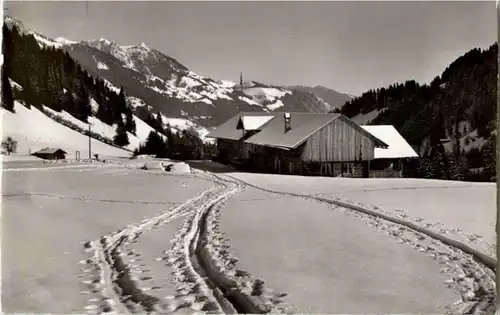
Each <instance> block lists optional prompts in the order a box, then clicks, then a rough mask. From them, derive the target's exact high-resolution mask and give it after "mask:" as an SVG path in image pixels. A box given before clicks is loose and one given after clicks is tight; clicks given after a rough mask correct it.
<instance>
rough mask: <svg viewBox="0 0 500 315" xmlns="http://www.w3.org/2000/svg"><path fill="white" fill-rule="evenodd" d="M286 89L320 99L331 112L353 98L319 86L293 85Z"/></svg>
mask: <svg viewBox="0 0 500 315" xmlns="http://www.w3.org/2000/svg"><path fill="white" fill-rule="evenodd" d="M287 88H289V89H292V90H298V91H302V92H308V93H312V94H314V95H316V96H317V97H319V98H320V99H322V100H324V101H325V102H327V103H328V104H329V105H330V106H331V110H333V109H335V108H341V107H342V106H343V105H344V104H345V103H346V102H347V101H350V100H352V99H353V98H354V97H353V96H352V95H349V94H344V93H340V92H337V91H335V90H334V89H330V88H327V87H324V86H321V85H317V86H314V87H312V86H304V85H293V86H288V87H287Z"/></svg>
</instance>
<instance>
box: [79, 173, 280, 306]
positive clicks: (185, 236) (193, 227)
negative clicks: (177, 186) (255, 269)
mask: <svg viewBox="0 0 500 315" xmlns="http://www.w3.org/2000/svg"><path fill="white" fill-rule="evenodd" d="M127 168H132V166H130V165H127ZM145 173H148V174H150V175H160V174H162V173H153V172H145ZM163 175H167V174H163ZM175 175H178V174H175ZM191 176H195V177H198V178H200V179H204V180H209V181H211V182H213V183H214V186H213V187H212V188H211V189H208V190H206V191H204V192H203V193H201V194H200V195H198V196H197V197H195V198H193V199H190V200H188V201H186V202H185V203H183V204H181V205H180V206H178V207H176V208H175V209H173V210H169V211H166V212H164V213H162V214H160V215H158V216H155V217H152V218H149V219H145V220H143V221H141V223H140V224H138V225H129V226H127V227H126V228H124V229H122V230H119V231H117V232H115V233H112V234H110V235H107V236H103V237H101V238H100V239H99V240H94V241H89V242H86V243H85V247H86V248H87V250H88V251H89V252H92V253H93V255H92V257H90V258H89V259H87V260H85V261H81V263H82V264H86V265H88V267H87V269H86V270H88V271H89V272H93V276H91V278H90V279H92V280H89V281H87V282H88V283H87V284H88V285H90V286H91V288H90V290H91V291H94V292H95V291H97V292H100V294H101V295H102V299H93V300H92V301H90V302H92V303H93V304H91V305H88V306H87V307H86V308H85V309H86V311H87V313H101V312H115V313H120V314H122V313H123V314H130V313H144V312H148V313H150V312H159V313H171V312H176V313H179V312H180V313H185V312H189V313H197V312H202V313H206V312H208V313H242V312H243V313H249V312H250V313H268V312H271V311H272V312H275V313H276V312H279V313H283V312H285V311H286V310H289V309H290V306H288V305H286V304H284V303H283V301H282V300H281V297H284V296H285V295H286V294H279V293H275V292H273V291H271V290H270V289H267V288H265V286H264V282H263V281H262V280H260V279H256V280H254V279H252V277H251V276H250V275H249V274H248V273H247V272H245V271H243V270H239V269H235V264H236V262H237V258H236V257H234V256H232V255H230V254H229V253H228V250H227V249H228V248H229V246H228V245H226V244H225V241H226V239H225V238H224V234H223V233H220V231H219V230H218V218H219V215H220V212H219V210H220V208H221V207H222V205H223V204H224V203H225V202H226V201H227V200H228V199H229V198H231V197H232V195H234V194H235V193H236V192H238V191H239V190H240V189H241V187H242V186H241V185H240V184H238V183H236V184H235V183H232V182H228V181H223V180H219V179H218V178H216V177H215V176H211V175H210V174H206V173H201V172H197V171H195V174H191ZM182 217H187V218H186V219H185V221H184V223H183V225H182V227H181V228H180V230H178V231H177V233H176V235H175V238H174V239H173V240H171V241H170V243H172V244H173V245H172V247H171V248H170V249H169V250H166V251H165V252H164V256H163V257H160V258H157V259H156V260H163V261H165V263H166V264H167V265H168V266H170V267H171V268H172V270H173V272H172V276H173V279H172V280H173V283H174V285H175V291H176V292H177V295H176V296H167V297H157V296H154V293H152V292H150V291H151V290H152V288H149V287H145V286H143V283H141V279H139V278H138V277H136V276H134V275H133V273H135V271H136V270H134V269H137V268H134V266H133V265H132V262H135V259H134V260H129V261H127V260H126V257H125V256H126V254H125V253H124V252H125V251H127V252H128V253H129V254H130V253H131V252H132V253H133V254H134V255H135V256H141V255H140V253H139V249H131V246H130V245H131V244H133V243H135V242H136V241H137V238H138V237H139V236H140V235H141V234H142V233H145V232H147V231H149V230H152V229H157V228H161V226H162V225H163V224H167V223H169V222H172V221H173V220H176V219H178V218H182ZM140 266H143V267H147V266H146V265H144V264H142V265H140ZM136 267H137V265H136ZM143 269H144V268H143ZM152 276H153V277H154V275H152ZM146 280H151V277H147V279H146ZM157 289H158V288H157ZM99 301H101V303H99Z"/></svg>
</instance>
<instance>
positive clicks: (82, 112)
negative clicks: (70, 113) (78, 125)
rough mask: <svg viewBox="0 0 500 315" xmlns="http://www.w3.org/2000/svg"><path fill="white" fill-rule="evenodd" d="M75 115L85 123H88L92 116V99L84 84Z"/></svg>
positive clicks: (79, 94)
mask: <svg viewBox="0 0 500 315" xmlns="http://www.w3.org/2000/svg"><path fill="white" fill-rule="evenodd" d="M74 114H75V117H77V118H78V119H80V120H81V121H85V122H86V121H87V118H88V117H89V116H90V115H92V109H91V107H90V97H89V94H88V92H87V89H86V88H85V86H84V85H83V84H82V85H81V86H80V91H79V93H78V95H77V99H76V102H75V112H74Z"/></svg>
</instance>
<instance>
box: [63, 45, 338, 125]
mask: <svg viewBox="0 0 500 315" xmlns="http://www.w3.org/2000/svg"><path fill="white" fill-rule="evenodd" d="M64 48H65V49H67V51H68V52H69V53H70V54H71V55H72V56H73V58H75V59H76V60H78V61H79V62H80V63H81V64H82V66H83V67H84V68H85V69H87V71H89V72H90V73H91V74H93V75H99V76H101V77H103V78H105V79H106V80H108V81H109V82H110V83H111V84H113V85H115V86H123V87H125V89H126V91H127V94H128V95H129V96H132V97H134V98H135V99H141V100H143V101H144V102H145V103H147V105H149V106H151V109H152V110H153V111H155V112H156V111H161V112H162V113H163V114H165V115H167V116H169V117H174V118H184V119H189V120H191V121H193V122H194V123H196V124H199V125H202V126H206V127H210V126H216V125H218V124H220V123H222V122H223V121H225V120H227V119H228V118H230V117H232V116H233V115H235V114H236V113H237V112H238V111H275V110H277V111H285V110H293V111H313V112H325V111H328V110H329V108H330V107H329V106H328V104H327V103H326V102H325V101H323V100H321V99H319V98H318V97H316V96H315V95H313V94H311V93H307V92H302V91H292V90H289V89H286V88H283V87H278V86H271V85H266V84H262V83H257V82H246V84H244V86H243V89H242V88H241V86H240V85H239V84H236V83H234V82H231V81H227V80H225V81H216V80H213V79H211V78H208V77H204V76H201V75H199V74H196V73H195V72H193V71H191V70H189V69H188V68H187V67H186V66H184V65H182V64H181V63H179V62H178V61H177V60H176V59H174V58H171V57H169V56H167V55H165V54H163V53H162V52H159V51H158V50H156V49H154V48H151V47H149V46H148V45H146V44H144V43H141V44H140V45H135V46H119V45H118V44H117V43H115V42H113V41H110V40H107V39H104V38H101V39H99V40H92V41H82V42H80V43H76V44H75V43H71V44H66V45H65V46H64ZM138 115H141V113H140V109H139V112H138Z"/></svg>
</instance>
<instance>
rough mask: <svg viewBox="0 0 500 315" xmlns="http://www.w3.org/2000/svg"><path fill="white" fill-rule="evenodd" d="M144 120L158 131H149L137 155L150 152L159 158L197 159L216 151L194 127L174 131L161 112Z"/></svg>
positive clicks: (136, 152)
mask: <svg viewBox="0 0 500 315" xmlns="http://www.w3.org/2000/svg"><path fill="white" fill-rule="evenodd" d="M144 121H145V122H146V123H147V124H148V125H150V126H151V127H152V128H153V129H155V130H157V132H153V131H152V132H150V133H149V136H148V138H147V139H146V142H145V143H144V144H141V145H140V146H139V148H138V149H136V150H135V152H134V153H135V154H136V155H139V154H148V155H156V156H157V157H159V158H171V159H178V160H197V159H204V158H207V157H211V156H212V155H213V153H214V150H215V148H214V146H211V145H209V144H205V143H203V141H202V140H201V139H200V137H199V136H198V133H197V132H196V131H195V130H194V129H191V128H190V129H186V130H182V131H175V132H174V131H173V130H172V128H171V126H170V125H169V124H166V125H164V123H163V121H162V118H161V114H160V113H158V114H157V115H155V116H153V115H148V117H147V118H146V119H145V120H144ZM162 135H163V137H162Z"/></svg>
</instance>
